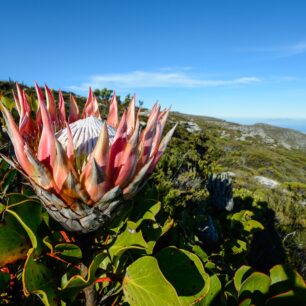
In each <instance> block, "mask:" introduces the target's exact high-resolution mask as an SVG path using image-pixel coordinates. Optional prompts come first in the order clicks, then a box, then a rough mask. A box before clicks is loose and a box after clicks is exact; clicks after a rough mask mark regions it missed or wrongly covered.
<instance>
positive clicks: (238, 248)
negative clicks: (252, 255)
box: [232, 239, 247, 255]
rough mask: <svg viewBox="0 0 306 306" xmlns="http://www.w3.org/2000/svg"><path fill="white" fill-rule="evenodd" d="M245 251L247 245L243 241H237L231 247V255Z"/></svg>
mask: <svg viewBox="0 0 306 306" xmlns="http://www.w3.org/2000/svg"><path fill="white" fill-rule="evenodd" d="M246 251H247V243H246V242H245V241H243V240H240V239H237V240H236V241H235V244H234V245H233V246H232V252H233V254H235V255H237V254H241V253H243V252H246Z"/></svg>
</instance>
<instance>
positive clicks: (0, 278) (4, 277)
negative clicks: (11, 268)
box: [0, 271, 10, 293]
mask: <svg viewBox="0 0 306 306" xmlns="http://www.w3.org/2000/svg"><path fill="white" fill-rule="evenodd" d="M9 282H10V275H9V273H6V272H2V271H0V293H1V292H3V291H4V290H5V289H6V288H7V287H8V285H9Z"/></svg>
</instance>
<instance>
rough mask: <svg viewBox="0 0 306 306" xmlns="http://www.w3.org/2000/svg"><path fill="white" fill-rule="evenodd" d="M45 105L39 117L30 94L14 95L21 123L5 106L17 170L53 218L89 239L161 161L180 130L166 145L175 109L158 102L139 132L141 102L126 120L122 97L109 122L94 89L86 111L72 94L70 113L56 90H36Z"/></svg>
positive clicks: (131, 108)
mask: <svg viewBox="0 0 306 306" xmlns="http://www.w3.org/2000/svg"><path fill="white" fill-rule="evenodd" d="M36 92H37V98H38V107H37V111H36V116H35V118H33V115H32V113H31V111H32V110H31V107H30V103H29V102H28V99H27V96H26V94H25V92H24V91H23V90H22V89H21V88H20V87H19V85H18V84H17V94H15V93H14V99H15V103H16V109H17V111H18V113H19V117H20V119H19V125H17V124H16V123H15V121H14V119H13V116H12V114H11V113H10V112H9V111H8V110H7V109H6V108H5V107H4V105H2V104H1V105H0V107H1V111H2V113H3V117H4V119H5V122H6V126H7V131H8V134H9V137H10V139H11V142H12V144H13V146H14V150H15V155H16V160H11V161H12V162H11V164H13V166H14V167H16V168H18V169H19V170H20V171H21V172H22V173H23V174H24V175H25V176H26V177H27V178H28V180H29V182H30V183H31V185H32V186H33V188H34V190H35V192H36V194H37V196H38V197H39V198H40V199H41V201H42V203H43V205H44V206H45V208H46V209H47V211H48V212H49V214H50V215H51V216H52V217H53V218H54V219H56V220H57V221H58V222H60V223H61V224H62V225H63V226H64V227H65V228H66V229H68V230H70V231H77V232H82V233H87V232H90V231H94V230H96V229H98V228H99V227H100V226H102V225H103V223H104V221H105V220H109V219H110V218H111V217H112V215H113V214H114V213H115V212H116V208H117V207H118V205H119V204H121V203H122V202H123V200H125V199H129V198H131V197H133V196H134V195H135V194H136V192H137V191H138V190H139V189H140V188H141V187H142V186H143V185H144V182H145V181H146V179H147V177H148V176H149V175H150V174H151V172H152V171H153V169H154V167H155V165H156V164H157V162H158V160H159V159H160V157H161V156H162V154H163V152H164V150H165V148H166V146H167V144H168V142H169V140H170V138H171V137H172V134H173V132H174V129H175V127H173V128H172V129H171V130H170V131H169V132H168V133H167V134H166V136H165V137H164V138H163V139H162V133H163V129H164V127H165V124H166V120H167V117H168V114H169V109H168V110H164V111H160V106H159V105H158V104H157V103H156V104H155V105H154V106H153V108H152V110H151V112H150V114H149V117H148V121H147V124H146V126H145V127H144V128H143V130H141V128H140V119H139V116H140V109H139V110H138V112H136V108H135V97H133V99H132V100H131V102H130V104H129V106H128V109H127V110H125V111H124V112H123V115H122V116H121V118H120V120H119V112H118V105H117V100H116V94H114V96H113V98H112V101H111V103H110V108H109V114H108V117H107V118H106V120H103V119H102V118H101V115H100V112H99V108H98V102H97V99H96V97H95V96H94V95H93V93H92V90H91V89H89V94H88V98H87V102H86V104H85V106H84V109H83V112H82V113H80V111H79V108H78V105H77V103H76V101H75V98H74V97H73V96H70V102H69V112H68V113H69V115H68V116H67V115H66V110H65V101H64V98H63V95H62V93H61V91H59V98H58V101H59V102H58V106H57V105H56V102H55V99H54V96H53V94H52V92H51V90H50V89H49V88H48V87H47V86H45V95H43V93H42V91H41V89H40V88H39V87H38V85H37V84H36Z"/></svg>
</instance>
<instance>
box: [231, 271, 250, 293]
mask: <svg viewBox="0 0 306 306" xmlns="http://www.w3.org/2000/svg"><path fill="white" fill-rule="evenodd" d="M253 272H254V269H253V268H252V267H250V266H245V265H243V266H241V267H240V268H239V269H238V270H237V271H236V272H235V276H234V284H235V288H236V290H237V291H239V290H240V287H241V284H242V283H243V282H244V281H245V280H246V279H247V278H248V277H249V276H250V275H251V274H252V273H253Z"/></svg>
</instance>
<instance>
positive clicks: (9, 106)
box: [0, 95, 15, 111]
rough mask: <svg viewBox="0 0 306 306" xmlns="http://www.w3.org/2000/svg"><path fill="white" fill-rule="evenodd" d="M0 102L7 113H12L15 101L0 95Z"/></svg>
mask: <svg viewBox="0 0 306 306" xmlns="http://www.w3.org/2000/svg"><path fill="white" fill-rule="evenodd" d="M0 101H1V102H2V103H3V105H4V106H5V107H6V108H7V109H8V110H9V111H12V109H13V107H14V106H15V101H14V100H13V99H11V98H8V97H4V96H1V95H0Z"/></svg>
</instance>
